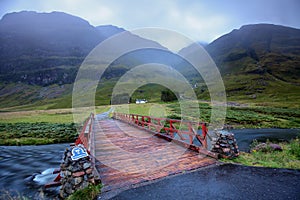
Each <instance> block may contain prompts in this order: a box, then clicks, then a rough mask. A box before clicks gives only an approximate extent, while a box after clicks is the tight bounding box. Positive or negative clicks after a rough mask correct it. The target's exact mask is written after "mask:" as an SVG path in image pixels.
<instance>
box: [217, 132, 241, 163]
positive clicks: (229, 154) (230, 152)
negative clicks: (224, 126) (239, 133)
mask: <svg viewBox="0 0 300 200" xmlns="http://www.w3.org/2000/svg"><path fill="white" fill-rule="evenodd" d="M215 135H216V136H217V137H216V138H214V139H213V141H212V150H211V151H212V152H215V153H218V154H219V157H220V158H235V157H237V156H238V155H239V148H238V145H237V142H236V139H235V138H234V134H233V133H229V132H226V131H217V132H216V134H215Z"/></svg>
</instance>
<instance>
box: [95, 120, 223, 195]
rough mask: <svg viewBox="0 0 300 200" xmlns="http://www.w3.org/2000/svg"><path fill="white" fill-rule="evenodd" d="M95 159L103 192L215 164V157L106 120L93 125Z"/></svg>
mask: <svg viewBox="0 0 300 200" xmlns="http://www.w3.org/2000/svg"><path fill="white" fill-rule="evenodd" d="M93 133H94V134H93V135H94V156H95V158H96V168H97V171H98V173H99V176H100V178H101V181H102V184H103V185H104V188H103V189H102V191H103V192H105V191H110V190H115V189H119V188H123V187H128V186H131V185H133V184H138V183H142V182H146V181H151V180H155V179H159V178H163V177H166V176H169V175H173V174H178V173H181V172H183V171H188V170H193V169H197V168H201V167H204V166H208V165H212V164H215V163H216V162H217V161H216V159H214V158H211V157H207V156H205V155H201V154H199V153H197V152H194V151H191V150H187V149H186V148H184V147H182V146H179V145H177V144H174V143H172V142H168V141H166V140H164V139H162V138H158V137H156V136H154V135H153V134H151V133H150V132H148V131H146V130H142V129H140V128H137V127H133V126H130V125H128V124H126V123H124V122H121V121H118V120H113V119H106V120H100V121H99V120H95V122H94V123H93Z"/></svg>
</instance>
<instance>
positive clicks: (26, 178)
mask: <svg viewBox="0 0 300 200" xmlns="http://www.w3.org/2000/svg"><path fill="white" fill-rule="evenodd" d="M230 132H233V133H234V134H235V137H236V139H237V143H238V145H239V148H240V150H241V151H248V150H249V145H250V144H251V142H252V141H253V140H254V139H257V140H258V141H266V139H270V140H271V141H272V140H277V141H278V140H279V141H288V140H290V139H292V138H296V137H299V136H300V129H239V130H230ZM68 146H69V145H68V144H53V145H41V146H20V147H19V146H0V152H1V154H0V199H5V198H1V196H2V197H3V194H4V193H6V192H10V193H11V194H21V195H24V196H26V197H29V198H30V199H53V198H54V196H55V193H57V191H58V188H54V189H51V190H47V191H46V192H45V191H44V190H42V186H43V185H44V184H45V183H49V182H51V181H53V179H54V178H55V177H56V175H53V173H52V172H53V170H54V169H55V168H59V165H60V162H61V159H62V155H63V152H64V150H65V149H66V148H67V147H68ZM3 191H5V192H3ZM6 199H7V198H6Z"/></svg>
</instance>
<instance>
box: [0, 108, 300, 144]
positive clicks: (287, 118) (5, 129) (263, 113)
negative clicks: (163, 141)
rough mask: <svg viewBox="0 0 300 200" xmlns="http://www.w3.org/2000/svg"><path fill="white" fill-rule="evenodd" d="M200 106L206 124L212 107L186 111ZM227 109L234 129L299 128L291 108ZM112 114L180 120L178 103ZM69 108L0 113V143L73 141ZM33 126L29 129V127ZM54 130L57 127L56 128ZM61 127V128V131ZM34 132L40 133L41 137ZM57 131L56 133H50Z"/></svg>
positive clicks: (297, 112) (299, 115)
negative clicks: (130, 114)
mask: <svg viewBox="0 0 300 200" xmlns="http://www.w3.org/2000/svg"><path fill="white" fill-rule="evenodd" d="M198 105H199V109H200V118H199V119H200V120H201V121H205V122H209V121H210V117H211V109H212V108H211V106H210V103H208V102H201V103H199V102H193V103H192V104H191V106H190V108H188V109H189V110H190V113H188V114H191V115H194V114H195V113H193V110H194V108H197V106H198ZM233 105H234V106H229V107H227V114H226V125H227V126H231V127H233V128H300V110H299V109H295V108H293V107H283V106H281V107H275V106H270V105H268V106H260V105H255V104H236V103H235V104H233ZM114 107H115V112H124V113H133V114H140V115H148V116H155V117H167V118H177V119H180V118H181V107H180V105H179V104H178V103H147V104H123V105H116V106H114ZM109 108H110V106H98V107H96V113H102V112H105V111H108V110H109ZM72 123H73V114H72V109H52V110H31V111H11V112H8V111H6V112H0V125H1V127H2V129H0V136H1V137H0V144H2V145H23V144H47V143H56V142H73V141H74V138H76V136H77V134H78V133H77V132H76V127H75V126H79V125H75V124H73V125H72V126H74V127H73V128H72V131H65V133H66V135H64V134H63V129H64V128H65V130H68V127H70V126H71V124H72ZM40 126H41V127H43V128H41V127H40ZM30 127H32V129H31V128H30ZM57 127H60V128H58V129H56V128H57ZM63 127H64V128H63ZM35 129H39V130H41V131H43V133H44V134H42V133H41V132H39V131H36V130H35ZM52 129H54V130H57V132H55V131H52Z"/></svg>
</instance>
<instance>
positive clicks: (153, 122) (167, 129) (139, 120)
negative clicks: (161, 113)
mask: <svg viewBox="0 0 300 200" xmlns="http://www.w3.org/2000/svg"><path fill="white" fill-rule="evenodd" d="M113 118H115V119H118V120H121V121H124V122H127V123H130V124H135V125H137V126H141V127H143V128H148V129H149V130H152V131H155V132H157V133H161V134H164V135H167V136H168V137H170V138H172V139H175V133H176V134H177V135H178V136H179V141H181V142H184V143H186V140H189V143H188V144H189V145H195V146H198V145H197V144H195V143H194V138H197V140H198V141H199V142H200V144H201V146H202V147H204V148H205V149H207V131H208V130H207V126H206V123H205V122H193V121H186V120H178V119H169V118H159V117H151V116H143V115H137V114H124V113H116V112H114V113H113ZM162 122H164V123H162ZM176 123H180V127H183V126H185V127H186V128H187V129H185V130H182V129H178V128H176V126H175V125H176ZM193 126H197V129H195V128H194V127H193ZM198 127H201V129H202V135H199V134H198V133H197V130H198ZM162 131H163V132H162ZM186 135H187V136H188V138H185V137H184V136H186ZM177 140H178V139H177Z"/></svg>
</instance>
